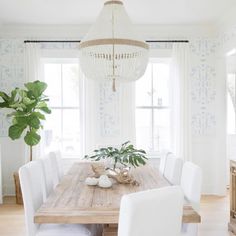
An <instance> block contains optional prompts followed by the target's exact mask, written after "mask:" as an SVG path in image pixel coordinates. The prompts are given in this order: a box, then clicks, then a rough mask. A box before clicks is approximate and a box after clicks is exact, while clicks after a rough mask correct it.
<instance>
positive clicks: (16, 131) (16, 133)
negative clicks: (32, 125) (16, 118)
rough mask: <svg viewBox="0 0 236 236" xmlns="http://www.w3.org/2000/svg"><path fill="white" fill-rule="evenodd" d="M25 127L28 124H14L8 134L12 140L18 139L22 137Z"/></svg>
mask: <svg viewBox="0 0 236 236" xmlns="http://www.w3.org/2000/svg"><path fill="white" fill-rule="evenodd" d="M25 128H26V126H22V125H19V124H15V125H12V126H10V128H9V130H8V135H9V137H10V138H11V139H12V140H15V139H18V138H20V136H21V134H22V133H23V131H24V129H25Z"/></svg>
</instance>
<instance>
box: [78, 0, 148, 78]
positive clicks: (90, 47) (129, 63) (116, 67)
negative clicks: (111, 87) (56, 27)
mask: <svg viewBox="0 0 236 236" xmlns="http://www.w3.org/2000/svg"><path fill="white" fill-rule="evenodd" d="M79 58H80V64H81V68H82V71H83V72H84V74H85V76H86V77H87V78H89V79H94V80H111V81H112V80H113V81H115V80H116V81H121V82H126V81H133V80H137V79H139V78H140V77H141V76H142V75H143V74H144V72H145V70H146V66H147V62H148V45H147V44H146V43H145V42H144V41H142V40H141V39H140V38H139V37H138V35H137V33H136V32H135V29H134V27H133V25H132V23H131V21H130V19H129V17H128V15H127V13H126V11H125V9H124V6H123V3H122V2H121V1H119V0H113V1H106V2H105V3H104V7H103V9H102V11H101V13H100V15H99V17H98V19H97V21H96V23H95V24H94V25H93V26H92V27H91V28H90V30H89V32H88V34H87V35H86V37H85V38H84V39H83V40H82V41H81V43H80V45H79Z"/></svg>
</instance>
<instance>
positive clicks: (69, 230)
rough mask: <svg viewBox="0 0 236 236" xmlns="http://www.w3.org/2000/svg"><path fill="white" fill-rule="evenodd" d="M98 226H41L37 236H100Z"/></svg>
mask: <svg viewBox="0 0 236 236" xmlns="http://www.w3.org/2000/svg"><path fill="white" fill-rule="evenodd" d="M98 231H99V227H98V226H97V225H82V224H41V225H40V226H39V229H38V231H37V234H36V236H98V235H99V232H98Z"/></svg>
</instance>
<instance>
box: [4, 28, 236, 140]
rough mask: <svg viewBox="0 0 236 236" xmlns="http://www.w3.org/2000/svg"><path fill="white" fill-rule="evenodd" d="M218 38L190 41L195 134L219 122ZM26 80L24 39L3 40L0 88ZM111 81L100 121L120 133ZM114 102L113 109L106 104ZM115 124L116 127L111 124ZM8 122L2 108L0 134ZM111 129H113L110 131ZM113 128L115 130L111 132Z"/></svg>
mask: <svg viewBox="0 0 236 236" xmlns="http://www.w3.org/2000/svg"><path fill="white" fill-rule="evenodd" d="M232 37H236V28H235V30H234V31H232V32H230V33H228V34H227V35H224V37H223V38H222V41H227V40H229V38H232ZM218 44H219V42H218V41H217V40H213V39H205V38H202V39H201V38H200V39H193V40H191V41H190V52H191V68H190V78H191V84H192V89H191V100H192V101H191V104H192V133H193V135H211V134H214V130H215V126H216V117H215V113H216V112H215V106H216V104H215V100H216V88H215V83H216V77H217V75H216V63H215V59H214V58H215V56H216V53H217V50H218V46H219V45H218ZM150 47H151V48H158V49H171V47H172V44H170V43H162V44H158V45H157V44H151V45H150ZM42 48H43V49H76V48H77V44H75V43H54V44H52V43H44V44H42ZM23 81H24V43H23V41H22V40H0V90H5V91H9V90H10V89H12V88H14V87H16V86H22V85H23ZM107 86H110V84H109V85H104V84H103V85H101V86H100V93H99V94H100V108H99V113H100V122H101V125H102V127H103V128H104V129H102V130H104V131H103V132H104V133H103V134H102V135H103V136H113V135H117V132H118V128H119V127H117V126H119V125H118V124H119V117H117V111H116V109H117V107H118V106H119V105H118V106H114V103H116V102H117V101H118V100H119V99H118V95H117V96H112V95H111V94H108V93H107V92H105V91H110V89H107ZM111 104H113V106H112V107H113V109H112V113H110V112H109V113H108V112H107V108H108V107H110V106H111ZM112 127H113V128H112ZM7 129H8V122H7V120H6V119H5V116H4V111H0V136H7ZM108 130H110V131H109V132H108ZM111 131H112V133H110V132H111Z"/></svg>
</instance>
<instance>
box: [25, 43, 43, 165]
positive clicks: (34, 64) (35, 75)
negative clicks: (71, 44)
mask: <svg viewBox="0 0 236 236" xmlns="http://www.w3.org/2000/svg"><path fill="white" fill-rule="evenodd" d="M40 58H41V45H40V44H38V43H26V44H25V83H27V82H31V81H35V80H42V76H41V68H40ZM41 139H42V137H41ZM41 141H42V140H41ZM42 150H43V148H42V142H40V143H39V144H38V145H37V146H34V147H33V159H38V158H40V157H41V156H42ZM25 161H26V162H27V161H29V146H28V145H26V144H25Z"/></svg>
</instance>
